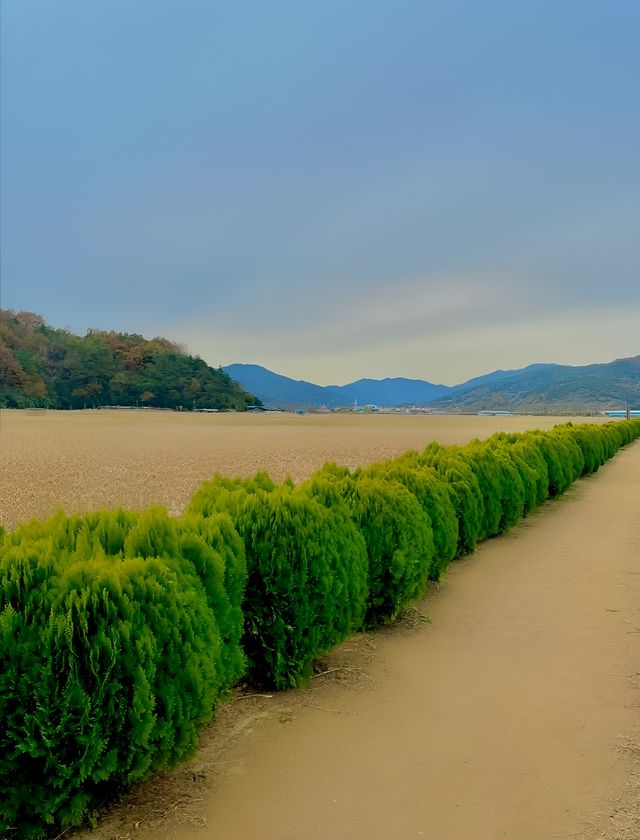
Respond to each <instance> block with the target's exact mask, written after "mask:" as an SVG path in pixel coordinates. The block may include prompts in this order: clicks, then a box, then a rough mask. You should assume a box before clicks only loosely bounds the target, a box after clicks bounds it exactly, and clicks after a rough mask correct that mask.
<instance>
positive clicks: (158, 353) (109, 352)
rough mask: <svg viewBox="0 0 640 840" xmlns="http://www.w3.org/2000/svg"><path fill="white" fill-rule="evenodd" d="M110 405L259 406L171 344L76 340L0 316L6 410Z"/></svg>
mask: <svg viewBox="0 0 640 840" xmlns="http://www.w3.org/2000/svg"><path fill="white" fill-rule="evenodd" d="M107 405H119V406H142V407H144V406H146V407H149V408H170V409H182V410H192V409H197V408H217V409H223V410H224V409H227V410H233V411H243V410H245V409H246V408H247V407H249V406H251V405H260V400H259V399H258V398H257V397H254V396H253V395H252V394H249V393H247V392H246V391H244V390H243V389H242V388H241V387H240V386H239V385H238V383H237V382H234V380H233V379H231V377H230V376H229V375H228V374H227V373H226V372H225V371H224V370H222V369H221V368H213V367H210V366H209V365H208V364H207V363H206V362H205V361H203V360H202V359H200V358H198V357H197V356H190V355H188V354H187V353H185V352H184V350H183V349H182V348H181V347H180V346H179V345H177V344H174V343H173V342H171V341H168V340H167V339H166V338H160V337H157V338H153V339H151V340H147V339H145V338H143V336H141V335H136V334H130V333H120V332H115V331H113V330H111V331H105V330H89V331H88V332H87V334H86V335H84V336H78V335H74V334H73V333H71V332H69V331H68V330H63V329H56V328H54V327H51V326H49V325H48V324H46V323H45V321H44V319H43V318H42V317H41V316H40V315H37V314H36V313H34V312H14V311H12V310H10V309H1V310H0V407H2V408H32V407H33V408H36V407H40V408H60V409H78V408H99V407H100V406H107Z"/></svg>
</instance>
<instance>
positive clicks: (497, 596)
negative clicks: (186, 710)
mask: <svg viewBox="0 0 640 840" xmlns="http://www.w3.org/2000/svg"><path fill="white" fill-rule="evenodd" d="M427 619H428V620H427ZM322 668H323V669H324V670H325V671H327V673H325V674H322V675H320V676H318V677H316V679H314V681H313V683H312V685H311V686H310V687H309V688H308V689H307V690H304V691H301V692H290V693H287V694H282V695H274V696H273V697H255V696H254V697H244V698H238V699H236V700H234V701H232V702H231V703H229V704H228V705H227V706H226V707H225V708H223V709H222V710H221V713H220V715H219V718H218V721H217V722H216V724H215V725H214V726H213V727H212V728H211V729H210V730H209V731H208V732H207V733H206V734H205V736H204V739H203V744H202V747H201V749H200V750H199V752H198V754H197V756H196V757H195V758H194V760H193V762H191V763H190V764H187V765H184V766H183V767H181V768H179V769H178V770H176V771H174V772H173V773H168V774H164V775H162V776H158V777H156V778H154V779H152V780H150V781H149V782H148V783H145V784H144V785H141V786H140V787H138V788H137V789H136V790H135V791H134V792H133V793H132V794H131V795H129V796H128V797H126V798H125V800H124V801H123V802H122V803H121V805H120V806H118V807H116V808H114V809H112V810H111V811H110V813H108V814H107V815H105V818H104V819H103V821H102V822H101V825H100V827H99V828H98V829H97V831H95V832H93V834H92V840H98V838H104V840H106V838H120V840H131V838H138V837H139V838H141V839H142V838H144V840H149V838H152V840H187V838H189V840H191V839H192V838H193V840H213V839H214V838H216V840H219V838H220V839H223V840H251V838H261V839H262V840H290V839H291V838H294V839H295V840H306V838H332V840H361V839H363V838H372V840H403V839H404V838H427V840H502V838H505V840H506V839H507V838H508V840H552V839H553V838H616V840H637V838H638V837H640V831H639V827H640V815H639V811H638V802H639V801H640V786H639V785H638V774H637V768H638V765H637V763H636V762H637V757H638V754H640V751H639V750H638V749H637V746H638V743H639V732H638V725H639V724H640V715H639V710H640V443H636V444H634V445H632V446H630V447H628V448H627V449H625V450H623V451H621V452H620V453H619V454H618V455H617V456H616V458H615V459H614V460H613V461H612V462H610V463H609V464H607V465H605V467H603V468H602V469H601V471H600V472H599V473H597V474H596V475H595V476H592V477H590V478H587V479H584V480H582V481H580V482H578V483H577V484H576V485H574V487H573V488H572V489H571V490H570V491H569V492H568V493H567V494H566V496H565V497H564V498H562V499H560V500H556V501H554V502H549V503H547V504H546V505H544V506H543V508H541V509H540V510H539V511H538V512H537V513H536V514H535V515H534V516H532V517H531V518H530V519H528V520H525V521H524V522H523V523H522V524H521V525H519V526H518V527H517V528H515V529H514V530H513V531H511V532H510V533H509V534H507V535H505V536H503V537H501V538H498V539H495V540H491V541H489V542H487V543H485V544H483V545H482V546H481V547H480V549H479V550H478V551H477V553H476V554H475V555H473V556H472V557H470V558H467V559H465V560H463V561H460V562H457V563H455V564H453V565H452V566H451V567H450V569H449V571H448V572H447V575H446V577H445V579H444V581H443V582H442V584H441V585H440V587H439V588H438V589H437V590H434V591H432V592H430V593H429V594H428V596H427V598H426V599H425V600H424V602H423V603H422V604H420V605H419V606H418V609H417V611H416V612H415V613H413V615H412V616H410V617H409V618H407V619H405V620H404V621H401V622H400V623H399V625H397V626H395V627H390V628H387V629H385V630H382V631H380V632H378V633H377V634H367V635H360V636H357V637H355V638H354V639H352V640H350V641H348V642H347V643H346V644H345V645H344V646H343V647H342V648H340V649H338V650H337V651H336V652H335V653H334V654H332V655H331V656H330V657H329V658H328V659H327V661H326V662H324V663H323V664H322Z"/></svg>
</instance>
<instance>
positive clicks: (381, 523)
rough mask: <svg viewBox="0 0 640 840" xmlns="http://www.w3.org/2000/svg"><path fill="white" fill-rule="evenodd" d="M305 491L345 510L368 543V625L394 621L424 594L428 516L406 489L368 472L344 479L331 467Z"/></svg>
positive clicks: (429, 557)
mask: <svg viewBox="0 0 640 840" xmlns="http://www.w3.org/2000/svg"><path fill="white" fill-rule="evenodd" d="M303 488H304V490H305V491H306V492H307V493H309V494H310V495H311V496H313V497H314V498H315V499H318V500H320V501H321V502H322V503H323V504H324V505H326V506H327V507H330V508H334V507H337V506H341V505H343V504H344V505H346V509H347V510H348V513H349V515H350V516H351V518H352V519H353V522H354V523H355V525H356V526H357V528H358V530H359V531H360V533H361V534H362V536H363V538H364V542H365V545H366V550H367V559H368V598H367V610H366V615H365V617H364V625H365V626H367V627H373V626H375V625H377V624H380V623H382V622H385V621H391V620H392V619H394V618H395V617H396V616H397V615H398V613H399V612H400V610H402V609H403V607H405V606H406V605H407V604H408V603H410V602H411V601H414V600H415V599H417V598H419V597H421V596H422V595H424V593H425V592H426V589H427V581H428V579H429V573H430V571H431V567H432V563H433V559H434V554H435V552H434V545H433V533H432V530H431V523H430V521H429V519H428V517H427V516H426V515H425V513H424V511H423V510H422V508H421V507H420V505H419V504H418V501H417V499H416V497H415V496H414V495H413V494H412V493H410V492H409V491H408V490H407V489H406V487H404V486H403V485H402V484H400V483H399V482H396V481H387V480H386V479H381V478H373V477H370V476H368V475H366V474H364V473H363V474H359V475H354V476H351V475H349V474H348V472H347V473H346V474H344V473H343V475H342V476H341V475H340V472H339V471H336V469H335V467H331V466H328V467H325V468H324V469H323V470H320V471H318V472H317V473H315V474H314V475H313V476H312V477H311V479H310V480H309V481H308V482H307V483H306V484H305V485H303Z"/></svg>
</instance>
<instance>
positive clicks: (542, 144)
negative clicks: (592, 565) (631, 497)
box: [0, 0, 640, 384]
mask: <svg viewBox="0 0 640 840" xmlns="http://www.w3.org/2000/svg"><path fill="white" fill-rule="evenodd" d="M0 23H1V44H0V46H1V58H0V61H1V66H0V70H1V75H0V93H1V100H0V107H1V117H2V120H1V129H0V131H1V137H0V140H1V155H0V165H1V172H0V175H1V181H0V211H1V217H0V218H1V227H0V239H1V242H0V245H1V257H0V260H1V262H0V280H1V287H0V289H1V291H0V300H1V304H2V306H3V307H4V308H12V309H15V310H29V311H35V312H38V313H40V314H41V315H43V316H44V318H45V319H46V321H47V322H48V323H50V324H51V325H53V326H57V327H66V328H68V329H70V330H72V331H73V332H76V333H79V334H84V333H85V332H86V330H87V329H90V328H93V329H114V330H118V331H123V332H135V333H141V334H143V335H145V336H147V337H149V338H150V337H152V336H154V335H163V336H165V337H167V338H170V339H172V340H174V341H178V342H180V343H182V344H184V345H186V347H187V349H188V350H189V351H190V352H192V353H195V354H198V355H200V356H201V357H202V358H203V359H206V360H207V361H208V362H209V363H210V364H213V365H216V366H217V365H218V364H222V365H225V364H230V363H232V362H245V363H254V364H261V365H264V366H266V367H268V368H270V369H272V370H275V371H277V372H279V373H282V374H285V375H287V376H293V377H295V378H303V379H307V380H310V381H313V382H317V383H319V384H330V383H335V384H343V383H346V382H349V381H352V380H355V379H357V378H360V377H371V378H382V377H386V376H408V377H414V378H421V379H428V380H430V381H432V382H442V383H445V384H456V383H459V382H462V381H464V380H466V379H468V378H470V377H472V376H476V375H479V374H482V373H486V372H488V371H491V370H494V369H496V368H516V367H521V366H524V365H527V364H530V363H534V362H559V363H564V364H588V363H592V362H605V361H610V360H612V359H614V358H618V357H623V356H631V355H637V354H638V353H640V155H639V154H638V150H639V149H640V104H639V103H640V100H639V97H638V79H640V51H639V50H638V49H637V44H638V38H639V37H640V3H638V2H637V0H536V2H535V3H524V2H518V1H517V0H483V1H482V2H481V0H440V2H431V0H415V2H410V0H322V2H320V0H316V1H315V2H313V0H288V2H279V0H271V2H269V3H265V2H251V0H246V1H245V0H216V2H210V0H189V2H186V3H185V2H178V0H153V2H151V0H136V2H134V3H132V2H130V0H126V1H125V2H123V0H110V1H109V2H108V3H83V2H81V0H73V2H70V0H29V2H25V0H3V2H2V4H1V20H0Z"/></svg>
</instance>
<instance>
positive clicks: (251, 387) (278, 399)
mask: <svg viewBox="0 0 640 840" xmlns="http://www.w3.org/2000/svg"><path fill="white" fill-rule="evenodd" d="M224 370H225V371H226V372H227V373H228V374H229V376H231V377H232V378H233V379H235V380H236V381H238V382H239V383H240V384H241V385H242V387H243V388H246V389H247V390H248V391H251V393H253V394H256V395H257V396H258V397H260V399H261V400H262V401H263V402H264V403H266V404H268V405H274V406H291V405H309V406H323V405H324V406H327V407H328V408H337V407H339V406H346V405H353V404H354V403H358V405H366V404H371V403H373V404H376V405H387V406H397V405H403V404H404V403H420V402H427V401H428V400H434V399H437V398H438V397H440V396H443V395H444V394H447V393H449V391H450V390H451V389H450V388H448V387H447V386H446V385H433V384H432V383H431V382H425V381H423V380H421V379H403V378H401V377H398V378H395V379H358V380H357V382H351V383H350V384H349V385H326V386H323V385H314V384H313V383H312V382H307V381H305V380H304V379H301V380H298V379H290V378H289V377H288V376H281V375H280V374H279V373H274V372H273V371H271V370H268V369H267V368H264V367H261V366H260V365H242V364H234V365H227V366H226V367H225V368H224Z"/></svg>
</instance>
